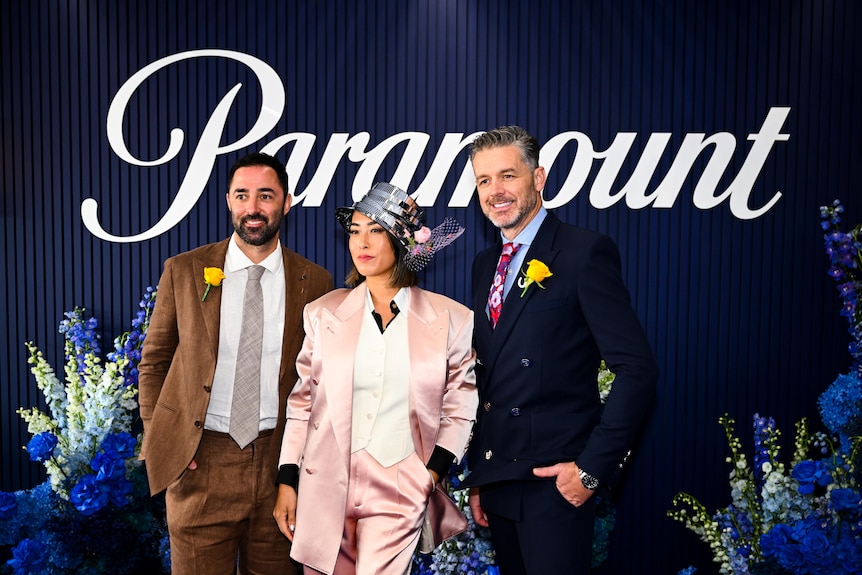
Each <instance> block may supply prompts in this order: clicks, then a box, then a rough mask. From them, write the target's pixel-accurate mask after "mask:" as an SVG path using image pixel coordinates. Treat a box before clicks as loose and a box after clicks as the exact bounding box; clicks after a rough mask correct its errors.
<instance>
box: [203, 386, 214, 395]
mask: <svg viewBox="0 0 862 575" xmlns="http://www.w3.org/2000/svg"><path fill="white" fill-rule="evenodd" d="M212 390H213V388H211V387H210V386H208V385H205V386H204V391H205V392H207V393H212Z"/></svg>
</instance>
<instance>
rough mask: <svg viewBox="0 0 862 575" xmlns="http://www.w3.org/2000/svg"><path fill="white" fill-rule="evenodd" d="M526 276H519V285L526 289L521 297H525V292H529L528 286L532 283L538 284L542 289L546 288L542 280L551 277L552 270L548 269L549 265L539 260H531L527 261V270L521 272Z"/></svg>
mask: <svg viewBox="0 0 862 575" xmlns="http://www.w3.org/2000/svg"><path fill="white" fill-rule="evenodd" d="M521 274H523V276H524V277H521V278H518V287H519V288H523V290H524V291H522V292H521V297H524V294H525V293H527V288H529V287H530V285H531V284H536V285H537V286H539V287H540V288H542V289H545V286H543V285H542V282H543V281H545V280H546V279H548V278H549V277H551V276H552V275H554V274H552V273H551V270H549V269H548V266H547V265H545V264H544V263H543V262H540V261H539V260H530V261H528V262H527V271H526V272H521Z"/></svg>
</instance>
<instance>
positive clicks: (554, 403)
mask: <svg viewBox="0 0 862 575" xmlns="http://www.w3.org/2000/svg"><path fill="white" fill-rule="evenodd" d="M501 249H502V247H501V245H499V244H498V245H496V246H494V247H492V248H489V249H486V250H485V251H483V252H481V253H480V254H479V255H478V256H476V259H475V261H474V262H473V277H472V280H473V302H474V304H473V306H474V312H475V316H476V320H475V328H474V346H475V348H476V353H477V367H476V374H477V382H478V387H479V400H480V401H479V409H478V416H477V421H476V426H475V430H474V436H473V439H472V441H471V444H470V448H469V451H468V465H469V469H470V474H469V475H468V477H467V480H466V483H467V485H470V486H479V485H487V484H489V483H495V482H500V481H508V480H526V479H535V477H534V476H533V474H532V469H533V468H534V467H538V466H546V465H553V464H555V463H559V462H563V461H577V463H578V465H579V466H580V467H581V468H583V469H584V470H585V471H587V472H588V473H590V474H591V475H593V476H595V477H597V478H598V479H599V480H600V481H601V482H602V483H603V484H605V485H609V484H612V483H613V482H614V481H615V480H616V479H617V477H618V476H619V470H620V469H621V468H622V464H623V462H624V461H625V458H626V456H627V454H628V452H629V449H630V448H631V446H632V444H633V443H634V441H635V439H636V436H637V434H638V432H639V430H640V428H641V426H642V424H643V420H644V417H645V415H646V413H647V411H648V410H649V409H650V408H651V405H652V403H653V400H654V395H655V388H656V381H657V379H658V367H657V365H656V362H655V359H654V356H653V353H652V350H651V348H650V345H649V343H648V341H647V338H646V336H645V334H644V331H643V328H642V326H641V324H640V321H639V320H638V317H637V315H636V314H635V312H634V310H633V309H632V307H631V303H630V296H629V292H628V290H627V289H626V286H625V284H624V283H623V280H622V275H621V271H620V267H621V266H620V256H619V251H618V250H617V247H616V244H614V242H613V241H612V240H611V239H610V238H608V237H607V236H603V235H600V234H598V233H595V232H591V231H588V230H584V229H581V228H576V227H574V226H570V225H567V224H564V223H561V222H560V220H559V219H558V218H557V217H556V216H554V215H553V214H551V213H549V214H548V215H547V217H546V219H545V221H544V222H542V225H541V227H540V228H539V231H538V233H537V235H536V238H535V240H534V242H533V243H532V245H531V246H530V248H529V252H528V253H527V257H526V260H525V261H529V260H533V259H537V260H540V261H542V262H544V263H545V264H547V265H548V267H549V268H550V271H551V272H552V273H553V276H551V277H549V278H547V279H546V280H544V281H543V282H542V284H543V286H544V288H545V289H542V288H540V287H538V286H536V285H532V286H530V287H529V289H528V290H527V292H526V294H524V295H523V297H521V292H522V289H521V288H519V287H518V285H517V282H516V283H515V285H514V286H513V287H512V290H511V292H510V293H509V295H508V296H507V298H506V300H505V302H504V304H503V308H502V314H501V316H500V319H499V323H498V324H497V327H496V329H495V330H493V331H492V330H491V327H490V324H489V322H488V320H487V314H486V313H485V310H484V307H485V304H486V302H487V299H488V291H489V290H490V287H491V284H492V282H493V278H494V273H495V269H496V266H497V260H498V259H499V257H500V251H501ZM525 267H526V266H525ZM516 271H517V272H518V273H519V276H521V272H522V271H523V270H509V273H513V272H516ZM602 359H604V360H605V361H606V362H607V366H608V368H609V369H610V370H611V371H613V372H614V373H615V374H616V379H615V381H614V383H613V389H612V391H611V394H610V397H609V398H608V401H607V403H606V404H605V405H604V406H602V404H601V402H600V400H599V393H598V385H597V381H596V379H597V374H598V368H599V364H600V362H601V360H602Z"/></svg>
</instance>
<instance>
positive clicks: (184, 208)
mask: <svg viewBox="0 0 862 575" xmlns="http://www.w3.org/2000/svg"><path fill="white" fill-rule="evenodd" d="M205 57H223V58H232V59H234V60H237V61H239V62H242V63H243V64H245V65H247V66H248V67H249V68H251V69H252V71H254V73H255V75H256V76H257V79H258V81H259V82H260V88H261V92H262V96H263V97H262V103H261V111H260V115H259V116H258V118H257V121H256V122H255V124H254V126H252V128H251V129H250V130H249V131H248V133H247V134H246V135H245V136H243V137H242V138H240V139H239V140H237V141H236V142H233V143H231V144H227V145H225V146H219V142H220V141H221V139H222V135H223V134H224V126H225V122H226V121H227V116H228V112H230V108H231V105H232V104H233V101H234V99H235V98H236V95H237V93H239V90H240V89H241V88H242V84H237V85H236V86H234V87H233V88H232V89H231V90H230V91H229V92H228V93H227V95H225V97H224V98H222V100H221V102H219V104H218V106H216V109H215V110H214V111H213V114H212V116H210V119H209V120H208V121H207V124H206V126H205V127H204V129H203V132H202V133H201V138H200V140H199V142H198V145H197V147H196V148H195V152H194V155H193V156H192V159H191V161H190V162H189V167H188V170H187V171H186V175H185V177H184V178H183V181H182V183H181V184H180V189H179V190H178V191H177V195H176V197H175V198H174V201H173V202H172V203H171V205H170V207H169V208H168V211H167V212H165V215H164V216H162V218H161V219H160V220H159V221H158V222H157V223H156V225H154V226H153V227H152V228H150V229H149V230H147V231H145V232H142V233H139V234H137V235H133V236H115V235H112V234H110V233H108V232H106V231H105V229H104V228H103V227H102V225H101V224H100V223H99V204H98V202H97V201H96V200H95V199H93V198H87V199H86V200H84V201H83V203H82V204H81V219H82V220H83V222H84V226H85V227H86V228H87V229H88V230H90V232H91V233H92V234H93V235H94V236H96V237H98V238H100V239H103V240H107V241H111V242H118V243H129V242H139V241H143V240H148V239H151V238H154V237H156V236H159V235H161V234H163V233H165V232H166V231H168V230H170V229H171V228H173V227H174V226H175V225H177V224H178V223H180V221H181V220H182V219H183V218H184V217H185V216H186V215H187V214H188V213H189V212H190V211H191V209H192V208H193V207H194V205H195V204H196V203H197V201H198V199H199V198H200V196H201V193H202V192H203V188H204V185H205V183H206V182H207V181H208V180H209V177H210V175H211V174H212V168H213V165H214V164H215V159H216V157H217V156H219V155H221V154H227V153H229V152H233V151H235V150H239V149H241V148H244V147H246V146H249V145H251V144H253V143H255V142H257V141H258V140H260V139H261V138H263V137H264V136H265V135H266V134H267V132H269V131H270V130H271V129H272V128H273V127H274V126H275V125H276V123H278V120H279V118H280V117H281V114H282V112H283V111H284V84H282V83H281V78H279V77H278V74H277V73H276V72H275V70H273V69H272V68H270V67H269V65H267V64H266V63H265V62H262V61H261V60H258V59H257V58H254V57H252V56H249V55H247V54H242V53H240V52H230V51H227V50H194V51H191V52H182V53H180V54H174V55H173V56H168V57H166V58H162V59H161V60H157V61H156V62H154V63H152V64H150V65H148V66H145V67H144V68H142V69H141V70H139V71H138V72H136V73H135V74H133V75H132V77H131V78H129V79H128V80H127V81H126V83H125V84H123V85H122V86H121V87H120V89H119V90H118V91H117V95H116V96H115V97H114V100H113V101H112V102H111V106H110V108H109V109H108V122H107V129H108V142H109V143H110V144H111V149H113V150H114V151H115V152H116V153H117V155H118V156H119V157H120V158H121V159H123V160H125V161H126V162H128V163H130V164H132V165H137V166H145V167H146V166H159V165H162V164H164V163H166V162H169V161H170V160H172V159H173V158H175V157H176V155H177V154H178V153H179V151H180V149H182V145H183V131H182V130H180V129H179V128H174V129H173V130H171V140H170V144H169V145H168V150H167V152H165V154H164V155H163V156H162V157H160V158H158V159H156V160H152V161H149V162H148V161H145V160H140V159H138V158H135V157H134V156H133V155H132V154H131V152H129V149H128V148H127V147H126V143H125V141H124V140H123V119H124V117H125V113H126V108H127V107H128V104H129V100H130V99H131V97H132V95H133V94H134V93H135V91H136V90H137V89H138V87H140V85H141V84H143V82H144V81H145V80H146V79H147V78H148V77H149V76H150V75H152V74H154V73H155V72H157V71H158V70H161V69H162V68H164V67H165V66H168V65H170V64H173V63H175V62H179V61H181V60H187V59H191V58H205Z"/></svg>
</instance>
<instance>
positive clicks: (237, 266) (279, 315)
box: [204, 234, 286, 433]
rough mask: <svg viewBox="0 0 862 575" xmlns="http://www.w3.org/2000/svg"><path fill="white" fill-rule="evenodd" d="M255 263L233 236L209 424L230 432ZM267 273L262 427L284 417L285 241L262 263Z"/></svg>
mask: <svg viewBox="0 0 862 575" xmlns="http://www.w3.org/2000/svg"><path fill="white" fill-rule="evenodd" d="M252 265H255V264H254V262H252V261H251V260H250V259H248V257H247V256H246V255H245V254H244V253H242V250H240V249H239V246H238V245H237V243H236V235H235V234H234V235H233V236H231V239H230V243H229V244H228V248H227V256H226V257H225V260H224V270H223V271H224V274H225V279H224V281H222V284H221V287H219V288H217V289H220V290H222V292H221V312H220V313H221V318H220V320H219V342H218V361H217V363H216V369H215V376H214V377H213V382H212V397H210V403H209V408H208V409H207V417H206V422H205V423H204V428H205V429H209V430H212V431H220V432H222V433H228V431H229V430H230V408H231V401H232V398H233V380H234V375H235V372H236V357H237V351H238V350H239V345H240V341H239V334H240V329H241V328H242V303H243V298H244V297H245V284H246V280H247V279H248V267H249V266H252ZM258 265H261V266H263V267H265V268H266V271H265V272H264V273H263V275H262V276H261V278H260V287H261V289H262V290H263V310H264V314H263V349H262V350H261V360H260V363H261V365H260V426H259V429H260V430H261V431H264V430H267V429H274V428H275V424H276V421H277V420H278V372H279V369H280V368H281V346H282V339H283V338H284V309H285V307H284V306H285V297H286V296H285V293H286V292H285V285H284V259H283V257H282V254H281V243H279V244H278V246H277V248H276V250H275V251H274V252H272V253H271V254H270V255H268V256H267V257H266V259H264V260H263V261H262V262H260V264H258Z"/></svg>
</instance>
